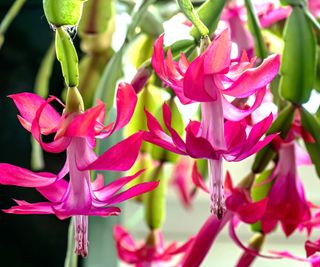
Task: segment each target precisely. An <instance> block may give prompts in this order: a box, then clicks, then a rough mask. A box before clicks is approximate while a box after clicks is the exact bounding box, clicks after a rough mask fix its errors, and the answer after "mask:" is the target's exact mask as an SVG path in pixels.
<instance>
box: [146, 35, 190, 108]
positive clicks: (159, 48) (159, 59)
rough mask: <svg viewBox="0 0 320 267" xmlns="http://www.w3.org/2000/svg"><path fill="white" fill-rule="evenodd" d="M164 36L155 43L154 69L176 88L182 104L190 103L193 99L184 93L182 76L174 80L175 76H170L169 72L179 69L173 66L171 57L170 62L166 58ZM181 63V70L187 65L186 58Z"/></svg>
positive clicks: (161, 77)
mask: <svg viewBox="0 0 320 267" xmlns="http://www.w3.org/2000/svg"><path fill="white" fill-rule="evenodd" d="M163 38H164V35H161V36H160V37H159V38H158V39H157V40H156V42H155V43H154V50H153V55H152V61H151V63H152V66H153V69H154V70H155V72H156V73H157V75H158V76H159V77H160V79H161V80H162V81H163V82H164V83H166V84H167V85H168V86H170V87H171V88H172V89H173V90H174V92H175V93H176V95H177V97H178V98H179V100H180V102H181V103H182V104H189V103H191V102H192V100H191V99H189V98H187V97H186V96H185V95H184V92H183V86H182V81H181V79H182V77H179V79H177V80H174V79H173V80H172V78H173V77H172V75H171V77H170V78H171V79H169V73H168V72H170V73H171V74H172V73H176V72H177V70H176V69H175V67H174V66H173V64H172V62H170V59H169V62H167V61H165V59H164V49H163ZM167 63H169V65H168V66H167V65H166V64H167ZM170 63H171V65H170ZM181 63H182V68H181V70H183V68H185V67H186V62H185V59H184V58H183V59H182V61H181Z"/></svg>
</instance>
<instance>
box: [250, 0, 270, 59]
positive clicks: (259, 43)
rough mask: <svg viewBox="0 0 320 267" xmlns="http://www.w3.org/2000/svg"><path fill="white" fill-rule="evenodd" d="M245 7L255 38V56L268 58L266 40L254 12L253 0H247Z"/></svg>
mask: <svg viewBox="0 0 320 267" xmlns="http://www.w3.org/2000/svg"><path fill="white" fill-rule="evenodd" d="M245 5H246V9H247V15H248V26H249V30H250V32H251V33H252V35H253V38H254V51H255V54H256V55H257V56H258V57H259V58H262V59H264V58H266V57H267V56H268V50H267V47H266V44H265V43H264V40H263V37H262V33H261V29H260V23H259V20H258V17H257V14H256V12H255V11H254V7H253V5H252V2H251V0H245Z"/></svg>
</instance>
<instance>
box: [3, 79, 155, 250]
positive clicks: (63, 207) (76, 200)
mask: <svg viewBox="0 0 320 267" xmlns="http://www.w3.org/2000/svg"><path fill="white" fill-rule="evenodd" d="M10 97H11V98H12V99H13V101H14V102H15V104H16V106H17V108H18V110H19V112H20V115H18V118H19V120H20V122H21V124H22V125H23V126H24V127H25V128H26V129H27V130H29V131H31V132H32V134H33V136H34V137H35V138H36V139H37V140H38V141H39V143H40V144H41V146H42V148H43V149H44V150H46V151H49V152H54V153H55V152H61V151H63V150H65V149H66V150H67V158H66V163H65V165H64V167H63V168H62V170H61V171H60V173H59V174H57V175H56V174H53V173H47V172H40V173H34V172H32V171H29V170H26V169H23V168H20V167H17V166H13V165H10V164H6V163H2V164H0V183H1V184H5V185H15V186H22V187H33V188H36V189H37V190H38V191H39V192H40V193H41V194H42V195H43V196H44V197H45V198H46V199H47V200H48V201H49V202H39V203H28V202H26V201H20V200H16V203H17V204H18V205H17V206H14V207H11V208H10V209H8V210H5V212H7V213H14V214H55V215H56V216H57V217H58V218H59V219H65V218H68V217H70V216H75V239H76V253H77V254H79V255H82V256H86V255H87V244H88V240H87V237H88V216H89V215H93V216H110V215H118V214H119V212H120V209H119V208H117V207H113V206H112V205H114V204H117V203H119V202H122V201H124V200H126V199H129V198H131V197H134V196H136V195H139V194H142V193H144V192H147V191H150V190H152V189H153V188H155V187H156V186H157V182H150V183H142V184H138V185H136V186H134V187H132V188H130V189H128V190H126V191H124V192H122V193H117V192H118V191H119V190H120V189H121V188H122V187H123V186H124V185H126V184H127V183H129V182H130V181H131V180H133V179H134V178H136V177H137V176H138V175H139V174H140V173H141V172H138V173H136V174H135V175H133V176H128V177H124V178H119V179H118V180H116V181H115V182H112V183H110V184H108V185H107V186H104V184H103V177H102V175H98V176H97V179H96V180H95V181H94V182H91V177H90V170H112V171H125V170H128V169H129V168H130V167H131V166H132V165H133V163H134V161H135V159H136V157H137V155H138V153H139V149H140V146H141V142H142V137H143V133H142V132H138V133H136V134H133V135H132V136H130V137H128V138H127V139H125V140H123V141H121V142H119V143H118V144H116V145H114V146H113V147H111V148H110V149H108V150H107V151H106V152H105V153H103V154H102V155H101V156H99V157H97V156H96V154H95V153H94V151H93V147H94V146H95V138H105V137H108V136H110V135H111V134H112V133H113V132H114V131H117V130H119V129H120V128H122V127H123V126H125V125H126V124H127V123H128V122H129V120H130V118H131V116H132V113H133V110H134V108H135V105H136V101H137V97H136V94H135V92H134V90H133V88H132V87H131V86H130V85H128V84H121V85H120V86H119V88H118V92H117V118H116V121H115V122H113V123H111V124H109V125H107V126H103V124H102V122H103V121H104V116H105V106H104V104H103V103H99V104H98V105H97V106H96V107H93V108H91V109H88V110H87V111H85V112H71V113H68V112H66V111H65V112H64V113H63V115H62V116H60V115H59V114H58V113H57V112H56V111H55V110H54V108H53V107H52V106H51V105H50V104H49V102H50V101H52V100H53V99H54V98H53V97H52V98H49V99H48V100H47V101H45V100H44V99H42V98H41V97H39V96H37V95H35V94H32V93H21V94H16V95H11V96H10ZM53 133H55V137H54V140H53V141H52V142H50V143H44V142H43V141H42V139H41V136H40V135H41V134H44V135H48V134H53ZM128 147H130V150H128ZM68 173H69V177H70V180H69V182H67V181H66V180H63V178H64V177H65V176H66V175H67V174H68Z"/></svg>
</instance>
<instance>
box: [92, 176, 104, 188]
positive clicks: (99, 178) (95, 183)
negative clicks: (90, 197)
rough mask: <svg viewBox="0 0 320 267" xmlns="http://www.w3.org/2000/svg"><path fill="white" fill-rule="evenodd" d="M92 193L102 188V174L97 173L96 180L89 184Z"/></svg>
mask: <svg viewBox="0 0 320 267" xmlns="http://www.w3.org/2000/svg"><path fill="white" fill-rule="evenodd" d="M91 186H92V189H93V191H96V190H100V189H102V187H103V186H104V177H103V174H102V173H98V174H97V177H96V179H95V180H94V181H93V182H91Z"/></svg>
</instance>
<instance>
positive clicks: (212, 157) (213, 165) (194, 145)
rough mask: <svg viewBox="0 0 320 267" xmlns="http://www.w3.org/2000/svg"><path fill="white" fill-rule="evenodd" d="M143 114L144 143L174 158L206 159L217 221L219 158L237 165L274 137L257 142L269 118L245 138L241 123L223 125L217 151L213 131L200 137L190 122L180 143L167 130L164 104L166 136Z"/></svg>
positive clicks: (168, 120) (196, 124)
mask: <svg viewBox="0 0 320 267" xmlns="http://www.w3.org/2000/svg"><path fill="white" fill-rule="evenodd" d="M146 114H147V125H148V129H149V132H146V134H145V137H144V138H145V140H146V141H148V142H151V143H153V144H156V145H158V146H160V147H163V148H164V149H167V150H169V151H172V152H174V153H177V154H181V155H189V156H191V157H193V158H204V159H208V164H209V181H210V190H209V191H210V196H211V199H212V204H211V208H212V210H213V212H214V213H216V214H218V213H219V217H221V216H222V214H221V210H222V209H224V193H223V179H222V168H221V167H222V158H224V159H225V160H227V161H241V160H243V159H245V158H247V157H249V156H251V155H252V154H254V153H256V152H257V151H259V150H260V149H261V148H262V147H264V146H265V145H267V144H268V143H270V142H271V141H272V139H273V138H274V137H275V135H269V136H267V137H265V138H264V139H263V140H260V139H261V137H262V136H263V135H264V133H265V132H266V130H267V129H268V128H269V126H270V124H271V123H272V115H270V116H268V117H267V118H265V119H264V120H262V121H260V122H259V123H257V124H255V125H254V126H253V127H252V129H251V131H250V133H249V134H248V135H247V133H246V126H247V124H246V121H245V120H242V121H240V122H231V121H226V122H225V123H224V127H223V132H224V136H222V138H223V143H224V144H225V148H220V147H216V146H215V145H213V144H212V141H211V140H212V139H211V138H216V136H214V135H213V134H214V133H215V130H214V129H212V133H210V136H207V135H206V134H204V133H203V132H204V130H203V127H202V126H201V124H200V122H197V121H190V123H189V124H188V126H187V127H186V140H185V141H183V140H182V138H181V137H180V136H179V135H178V133H177V132H176V131H175V130H174V129H173V128H172V126H171V112H170V109H169V107H168V105H166V104H164V105H163V120H164V122H165V125H166V128H167V130H168V132H169V133H170V135H168V134H167V133H166V132H165V130H164V129H163V128H162V127H161V125H160V123H159V122H158V121H157V120H156V118H155V117H153V116H152V115H151V114H150V113H149V112H147V111H146ZM234 133H237V134H236V135H235V134H234ZM222 213H223V210H222Z"/></svg>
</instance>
